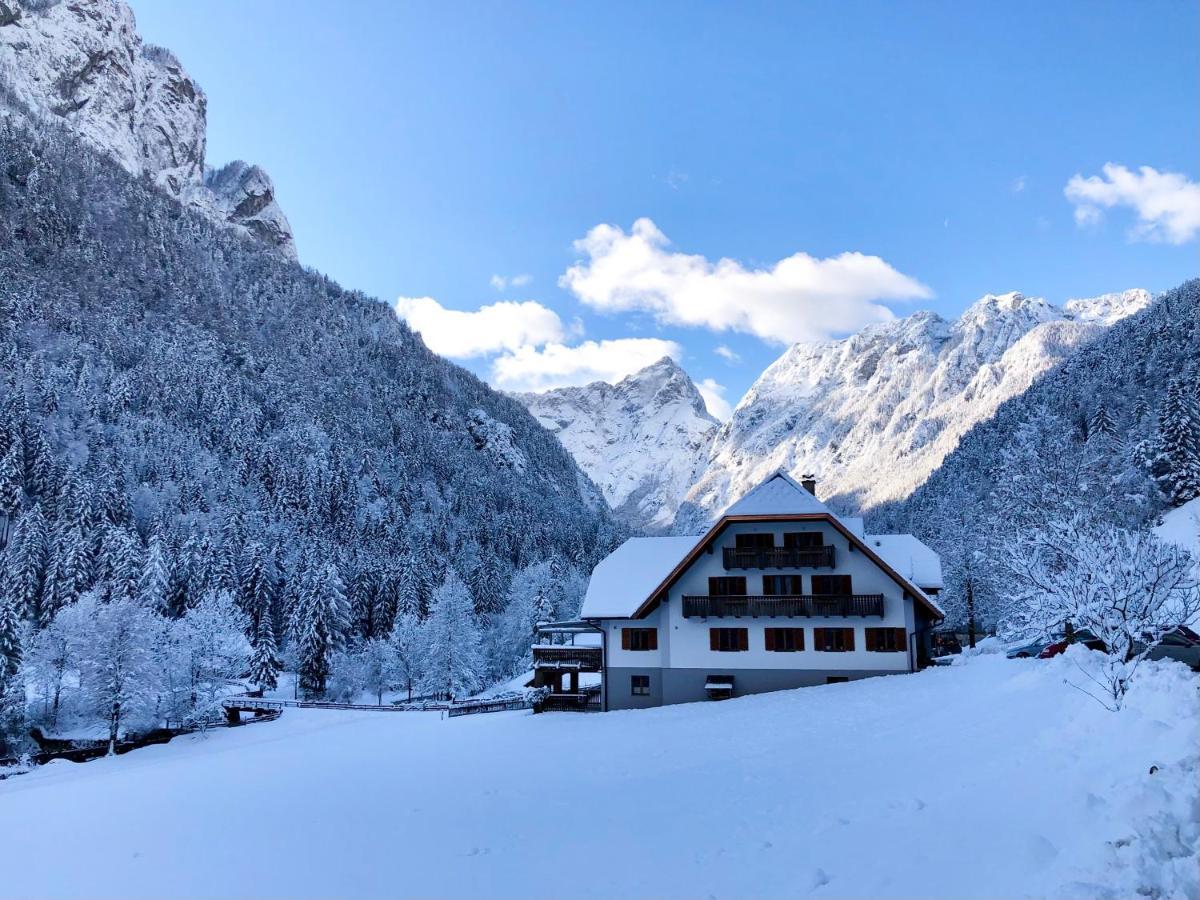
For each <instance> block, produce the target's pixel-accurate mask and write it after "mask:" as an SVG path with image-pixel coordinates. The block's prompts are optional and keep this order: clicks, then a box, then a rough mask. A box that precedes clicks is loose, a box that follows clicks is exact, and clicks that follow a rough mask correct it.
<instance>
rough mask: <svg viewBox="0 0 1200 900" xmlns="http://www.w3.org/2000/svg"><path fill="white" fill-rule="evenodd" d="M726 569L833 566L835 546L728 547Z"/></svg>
mask: <svg viewBox="0 0 1200 900" xmlns="http://www.w3.org/2000/svg"><path fill="white" fill-rule="evenodd" d="M724 554H725V568H726V569H817V568H822V567H828V568H830V569H832V568H833V565H834V559H835V556H834V547H833V545H832V544H829V545H827V546H824V547H726V548H725V550H724Z"/></svg>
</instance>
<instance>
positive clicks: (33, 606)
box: [3, 503, 46, 619]
mask: <svg viewBox="0 0 1200 900" xmlns="http://www.w3.org/2000/svg"><path fill="white" fill-rule="evenodd" d="M45 567H46V521H45V519H43V518H42V508H41V505H40V504H37V503H35V504H34V505H33V509H31V510H29V512H27V513H25V515H23V516H21V518H20V519H19V520H17V527H16V529H15V530H14V531H13V536H12V541H11V543H10V544H9V546H8V553H7V567H6V568H7V571H6V572H5V576H4V577H5V587H4V589H3V593H4V594H6V595H7V596H8V597H9V600H10V602H11V603H12V605H13V609H14V610H15V612H16V615H17V616H18V617H19V618H22V619H24V618H28V617H34V618H36V617H37V616H38V614H39V611H40V605H41V597H42V580H43V578H44V577H45Z"/></svg>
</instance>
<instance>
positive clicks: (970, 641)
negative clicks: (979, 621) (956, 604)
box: [967, 578, 975, 649]
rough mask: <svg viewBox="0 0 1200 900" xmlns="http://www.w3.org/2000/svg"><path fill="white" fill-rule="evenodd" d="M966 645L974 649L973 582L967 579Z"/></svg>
mask: <svg viewBox="0 0 1200 900" xmlns="http://www.w3.org/2000/svg"><path fill="white" fill-rule="evenodd" d="M967 645H968V646H969V647H971V649H974V648H975V582H974V579H971V578H968V579H967Z"/></svg>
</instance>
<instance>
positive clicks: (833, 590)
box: [812, 575, 854, 595]
mask: <svg viewBox="0 0 1200 900" xmlns="http://www.w3.org/2000/svg"><path fill="white" fill-rule="evenodd" d="M812 592H813V593H814V594H840V595H848V594H853V593H854V589H853V588H852V587H851V585H850V576H849V575H814V576H813V577H812Z"/></svg>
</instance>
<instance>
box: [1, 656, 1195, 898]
mask: <svg viewBox="0 0 1200 900" xmlns="http://www.w3.org/2000/svg"><path fill="white" fill-rule="evenodd" d="M1094 656H1098V654H1097V655H1089V654H1088V652H1087V651H1085V650H1082V649H1081V648H1073V649H1072V650H1071V651H1070V653H1069V654H1067V655H1065V656H1062V657H1058V658H1056V659H1050V660H1006V659H1004V658H1003V657H1002V656H1000V655H999V654H995V655H980V656H976V657H973V658H970V659H968V660H967V662H966V664H965V665H958V666H951V667H947V668H940V667H939V668H936V669H932V670H927V671H925V672H921V673H920V674H917V675H897V676H893V677H889V678H871V679H865V680H862V681H854V682H851V683H850V684H834V685H828V686H822V687H812V688H803V689H801V690H796V691H785V692H781V693H777V694H761V695H758V696H754V697H745V698H740V699H736V700H727V701H724V702H722V703H693V704H690V705H687V706H675V707H667V708H664V709H651V710H639V711H632V710H631V711H627V712H614V713H604V714H600V715H592V716H587V715H572V714H569V713H557V714H548V715H540V716H534V715H530V714H529V713H527V712H508V713H494V714H492V715H483V716H463V717H459V718H454V719H443V718H440V716H439V714H438V713H420V712H401V713H395V712H389V713H370V712H349V711H337V710H323V709H320V710H319V709H288V710H285V711H284V713H283V716H282V717H281V718H280V719H279V720H277V721H275V722H269V723H263V724H257V725H246V726H243V727H241V728H226V729H217V730H213V731H210V732H209V733H208V734H207V735H194V736H189V737H182V738H176V739H175V740H174V741H172V742H171V743H169V744H166V745H162V746H156V747H147V748H145V749H143V750H135V751H133V752H132V753H127V754H124V755H122V756H114V757H111V758H109V759H101V760H97V761H95V762H89V763H84V764H82V765H76V764H73V763H67V762H61V763H55V764H52V765H48V766H44V767H42V768H40V769H38V770H36V771H34V772H33V773H31V774H28V775H19V776H16V777H14V778H9V779H7V780H5V781H0V833H3V834H4V857H3V858H4V859H7V860H8V861H9V862H10V865H8V866H7V867H6V869H5V877H4V878H3V879H0V896H2V897H13V898H27V897H60V896H76V897H77V896H97V895H104V896H120V897H161V896H163V895H164V893H167V894H170V895H173V896H189V897H215V896H226V895H230V894H240V895H255V896H272V897H395V896H396V895H397V894H398V893H403V894H404V895H407V896H417V897H510V898H517V897H522V898H528V897H542V896H553V897H561V898H576V897H578V898H601V897H625V898H637V897H647V898H650V897H654V898H659V897H679V898H682V897H759V898H768V897H787V898H796V897H807V896H812V897H815V898H834V897H839V898H846V897H897V898H899V897H907V898H912V897H926V898H941V897H945V898H949V897H956V898H966V897H992V898H994V897H1075V898H1085V897H1086V898H1118V897H1120V898H1127V897H1161V898H1168V897H1177V898H1184V897H1196V896H1197V891H1200V868H1198V867H1197V865H1196V849H1197V844H1196V841H1197V838H1198V837H1200V833H1198V832H1200V823H1198V822H1197V820H1196V812H1195V811H1196V804H1197V802H1200V785H1198V783H1197V780H1196V777H1195V773H1196V766H1197V765H1198V764H1200V759H1198V750H1197V748H1198V747H1200V741H1198V740H1197V728H1198V726H1200V716H1198V710H1197V704H1196V702H1195V698H1196V676H1195V675H1193V674H1191V673H1190V672H1188V671H1187V670H1186V669H1184V667H1183V666H1181V665H1179V664H1178V663H1153V662H1151V663H1145V664H1143V666H1142V667H1141V668H1139V671H1138V680H1137V681H1136V682H1135V683H1134V685H1133V688H1132V690H1131V691H1130V693H1129V695H1128V698H1127V701H1126V705H1125V708H1124V709H1122V710H1121V711H1120V712H1116V713H1113V712H1109V711H1108V710H1106V709H1104V708H1103V707H1101V705H1100V704H1099V703H1097V702H1095V701H1094V700H1092V699H1091V698H1090V697H1087V696H1085V695H1084V693H1083V692H1082V691H1080V690H1076V689H1075V688H1074V687H1072V684H1084V685H1088V684H1089V682H1088V681H1087V677H1088V675H1087V674H1085V673H1084V672H1083V671H1081V670H1080V668H1079V666H1084V667H1088V666H1091V665H1094V664H1095V662H1096V661H1097V660H1096V659H1095V658H1094ZM1092 671H1093V670H1090V669H1089V671H1088V674H1092ZM964 722H969V723H970V724H969V727H964V724H963V723H964ZM535 760H536V762H532V761H535ZM1151 773H1153V774H1151ZM714 781H718V782H719V783H720V789H719V790H718V789H715V787H714ZM81 810H92V811H93V812H95V813H96V814H97V821H103V823H104V825H103V827H98V828H92V829H89V831H88V834H87V839H86V840H76V841H73V842H71V844H70V846H69V847H67V846H65V845H64V834H63V829H60V828H54V827H50V825H49V823H55V822H63V821H70V820H72V818H73V817H78V816H79V814H80V811H81ZM238 822H242V823H251V825H252V827H250V828H247V827H230V823H238ZM39 823H40V824H39ZM310 848H311V849H310ZM382 860H388V861H392V862H391V864H386V863H381V861H382ZM563 860H569V861H572V862H573V861H576V860H582V861H586V862H585V863H580V864H577V865H571V866H570V867H569V868H568V867H567V866H563V865H561V864H560V863H559V861H563ZM197 861H202V862H201V863H200V864H198V862H197ZM548 863H550V864H551V866H552V867H554V868H555V869H556V870H558V871H561V872H562V874H561V875H556V876H555V877H553V878H552V879H548V878H546V877H544V876H543V873H545V872H546V871H547V870H548Z"/></svg>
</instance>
